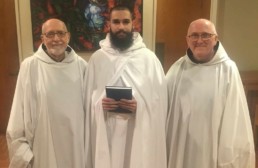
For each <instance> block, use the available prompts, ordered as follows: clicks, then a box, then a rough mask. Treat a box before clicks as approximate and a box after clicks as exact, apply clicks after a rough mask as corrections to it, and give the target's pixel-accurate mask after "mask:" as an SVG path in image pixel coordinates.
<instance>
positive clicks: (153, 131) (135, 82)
mask: <svg viewBox="0 0 258 168" xmlns="http://www.w3.org/2000/svg"><path fill="white" fill-rule="evenodd" d="M133 37H134V42H133V44H132V46H131V47H130V48H128V49H126V50H125V51H119V50H116V49H114V48H113V47H112V46H111V43H110V39H109V35H107V37H106V39H105V40H103V41H101V42H100V46H101V49H100V50H98V51H96V52H95V53H94V54H93V55H92V57H91V59H90V61H89V68H88V70H89V71H88V76H87V78H88V83H87V87H88V89H87V91H86V93H87V96H86V97H87V98H86V99H87V101H88V102H90V103H91V109H88V111H90V114H91V128H92V129H91V137H92V139H91V144H90V146H92V147H93V149H92V153H93V158H92V159H93V164H94V167H95V168H166V145H165V120H166V119H165V118H166V112H167V86H166V83H165V75H164V72H163V69H162V66H161V64H160V61H159V60H158V58H157V57H156V55H155V54H154V53H153V52H151V51H150V50H149V49H147V48H146V46H145V45H144V43H143V41H142V38H141V36H140V34H139V33H134V36H133ZM105 86H130V87H132V89H133V97H134V98H135V99H136V101H137V111H136V113H134V114H119V113H114V112H107V111H103V108H102V99H103V98H104V97H106V93H105ZM87 107H90V105H88V106H87Z"/></svg>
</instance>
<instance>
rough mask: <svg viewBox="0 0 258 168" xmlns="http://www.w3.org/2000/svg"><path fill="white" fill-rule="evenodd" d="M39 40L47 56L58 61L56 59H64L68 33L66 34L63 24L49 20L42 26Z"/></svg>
mask: <svg viewBox="0 0 258 168" xmlns="http://www.w3.org/2000/svg"><path fill="white" fill-rule="evenodd" d="M41 40H42V43H44V44H45V46H46V48H47V52H48V54H49V55H50V56H51V57H52V58H54V59H55V60H56V59H57V60H58V58H64V55H65V54H64V53H65V50H66V48H67V45H68V43H69V40H70V33H69V32H67V29H66V27H65V25H64V24H63V22H61V21H59V20H57V19H51V20H49V21H47V22H46V23H45V24H44V25H43V28H42V36H41Z"/></svg>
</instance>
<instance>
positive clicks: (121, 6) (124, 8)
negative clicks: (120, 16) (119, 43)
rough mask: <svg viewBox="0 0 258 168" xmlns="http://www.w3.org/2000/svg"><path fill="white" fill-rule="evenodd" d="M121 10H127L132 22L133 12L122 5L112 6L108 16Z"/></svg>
mask: <svg viewBox="0 0 258 168" xmlns="http://www.w3.org/2000/svg"><path fill="white" fill-rule="evenodd" d="M121 10H127V11H129V12H130V14H131V17H132V20H133V19H134V14H133V10H132V8H131V7H130V6H128V5H123V4H119V5H116V6H114V7H113V8H111V9H110V12H109V13H110V15H111V14H112V12H113V11H121Z"/></svg>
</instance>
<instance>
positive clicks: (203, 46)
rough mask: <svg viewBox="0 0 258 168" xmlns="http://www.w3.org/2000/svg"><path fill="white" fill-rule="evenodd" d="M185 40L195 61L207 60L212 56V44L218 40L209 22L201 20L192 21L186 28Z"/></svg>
mask: <svg viewBox="0 0 258 168" xmlns="http://www.w3.org/2000/svg"><path fill="white" fill-rule="evenodd" d="M186 40H187V44H188V47H189V48H190V49H191V51H192V52H193V57H194V59H195V60H196V61H198V62H208V61H210V60H211V59H212V58H213V56H214V46H215V45H216V43H217V41H218V40H217V35H216V32H214V29H212V26H211V24H209V23H208V22H205V21H203V20H202V21H196V22H194V23H192V24H191V25H190V27H189V29H188V34H187V37H186Z"/></svg>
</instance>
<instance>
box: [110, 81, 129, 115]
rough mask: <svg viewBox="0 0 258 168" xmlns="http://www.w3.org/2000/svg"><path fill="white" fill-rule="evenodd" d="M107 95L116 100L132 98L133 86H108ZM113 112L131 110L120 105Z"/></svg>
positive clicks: (127, 111)
mask: <svg viewBox="0 0 258 168" xmlns="http://www.w3.org/2000/svg"><path fill="white" fill-rule="evenodd" d="M106 95H107V97H108V98H112V99H114V100H116V101H119V100H120V99H128V100H132V97H133V96H132V87H123V86H106ZM112 112H120V113H131V111H129V110H126V109H123V108H120V107H118V108H117V109H115V110H112Z"/></svg>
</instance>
